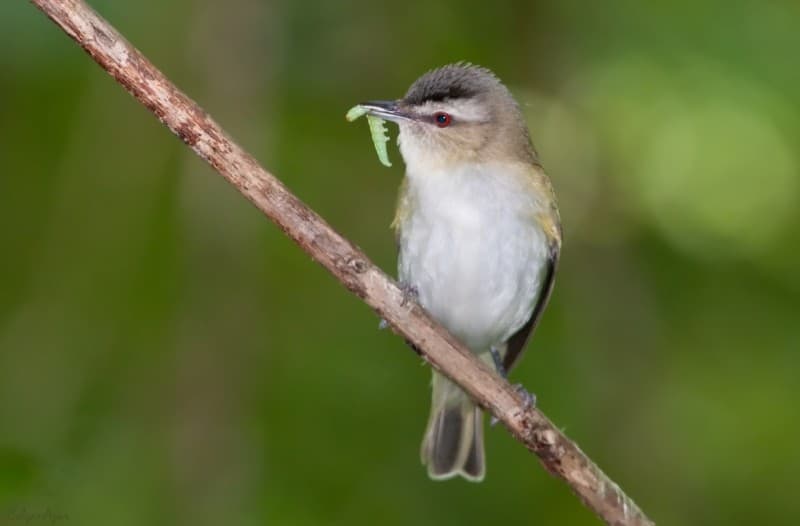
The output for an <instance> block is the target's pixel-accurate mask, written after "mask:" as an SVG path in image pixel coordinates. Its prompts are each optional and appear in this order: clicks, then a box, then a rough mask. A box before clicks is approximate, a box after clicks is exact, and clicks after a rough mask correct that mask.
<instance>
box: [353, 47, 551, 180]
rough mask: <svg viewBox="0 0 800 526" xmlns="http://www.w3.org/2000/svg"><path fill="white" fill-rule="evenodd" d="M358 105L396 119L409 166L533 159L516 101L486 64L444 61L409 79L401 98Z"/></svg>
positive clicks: (403, 151) (424, 167)
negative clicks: (411, 81)
mask: <svg viewBox="0 0 800 526" xmlns="http://www.w3.org/2000/svg"><path fill="white" fill-rule="evenodd" d="M361 105H362V106H364V107H366V108H367V110H368V112H369V113H371V114H372V115H375V116H377V117H380V118H382V119H385V120H388V121H392V122H396V123H397V124H398V126H399V127H400V136H399V139H398V144H399V146H400V152H401V153H402V154H403V159H404V161H405V163H406V166H407V167H408V168H409V170H416V169H421V170H428V169H439V168H446V167H448V166H450V165H453V164H463V163H470V162H473V163H480V162H493V161H522V162H528V163H531V162H535V159H536V155H535V152H534V150H533V147H532V145H531V141H530V137H529V134H528V128H527V126H526V124H525V120H524V118H523V116H522V113H521V111H520V109H519V106H518V105H517V103H516V101H515V100H514V98H513V96H512V95H511V93H510V92H509V91H508V89H507V88H506V87H505V86H504V85H503V84H502V83H501V82H500V80H499V79H498V78H497V77H496V76H495V75H494V74H493V73H492V72H491V71H489V70H488V69H486V68H482V67H479V66H474V65H471V64H464V63H458V64H450V65H447V66H443V67H441V68H438V69H434V70H432V71H429V72H427V73H425V74H424V75H422V76H421V77H420V78H418V79H417V80H416V81H414V83H413V84H412V85H411V87H410V88H409V89H408V92H407V93H406V95H405V96H404V97H403V98H402V99H399V100H391V101H371V102H364V103H362V104H361Z"/></svg>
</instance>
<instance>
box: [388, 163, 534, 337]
mask: <svg viewBox="0 0 800 526" xmlns="http://www.w3.org/2000/svg"><path fill="white" fill-rule="evenodd" d="M510 169H511V168H508V167H506V166H503V165H500V164H492V165H489V164H485V165H478V166H475V165H470V166H465V167H462V168H458V169H454V170H451V171H448V172H446V173H443V172H429V173H411V172H409V173H408V174H406V176H407V177H408V192H409V193H408V199H409V205H410V206H409V207H410V209H411V210H412V212H411V213H410V214H409V215H408V216H407V217H406V218H404V220H403V221H402V223H401V224H400V260H399V274H400V279H401V280H402V281H404V282H406V283H409V284H411V285H413V286H414V287H416V289H417V292H418V293H419V301H420V303H421V304H422V306H423V307H425V309H426V310H428V312H430V313H431V315H433V316H434V317H435V318H436V319H437V320H438V321H439V322H440V323H442V324H443V325H444V326H445V327H446V328H447V329H448V330H449V331H450V332H452V333H453V334H454V335H455V336H456V337H458V338H459V339H461V340H462V341H463V342H464V343H466V344H467V345H468V346H469V347H470V348H471V349H472V350H473V351H475V352H482V351H485V350H487V349H488V348H489V346H491V345H494V344H498V343H501V342H503V341H505V340H506V339H508V338H509V337H510V336H511V335H512V334H514V332H515V331H517V330H518V329H519V328H520V327H522V325H524V324H525V322H526V321H527V320H528V319H529V318H530V315H531V312H532V310H533V307H534V305H535V302H536V299H537V296H538V294H539V291H540V289H541V280H542V276H543V270H544V268H545V266H546V263H547V257H548V248H547V240H546V238H545V235H544V233H543V232H542V231H541V229H540V228H539V226H538V225H537V223H536V222H535V221H534V219H533V217H534V215H535V213H536V212H537V210H536V209H535V208H534V207H535V204H534V200H533V199H532V198H531V197H532V196H529V195H528V194H527V193H526V192H525V191H524V190H525V188H526V187H525V185H524V184H522V182H521V180H520V178H519V176H515V175H510V174H509V172H508V170H510Z"/></svg>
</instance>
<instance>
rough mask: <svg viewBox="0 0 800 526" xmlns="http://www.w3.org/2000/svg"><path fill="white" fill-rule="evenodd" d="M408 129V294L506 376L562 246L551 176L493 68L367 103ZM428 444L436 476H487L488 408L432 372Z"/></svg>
mask: <svg viewBox="0 0 800 526" xmlns="http://www.w3.org/2000/svg"><path fill="white" fill-rule="evenodd" d="M361 106H363V107H364V108H365V109H366V110H367V113H368V114H370V115H372V116H374V117H378V118H380V119H383V120H387V121H391V122H394V123H396V124H397V125H398V127H399V135H398V141H397V142H398V146H399V150H400V153H401V155H402V158H403V161H404V164H405V168H406V169H405V176H404V178H403V181H402V183H401V186H400V191H399V196H398V201H397V209H396V213H395V217H394V220H393V222H392V227H393V229H394V231H395V237H396V241H397V246H398V264H397V265H398V278H399V282H400V284H401V286H402V288H403V290H404V291H405V292H407V293H408V294H410V295H412V296H413V298H414V299H415V300H416V301H417V302H418V303H419V305H420V306H421V307H423V308H424V309H425V310H426V311H427V313H428V314H429V315H431V316H432V317H433V318H434V319H435V320H436V321H437V322H439V323H440V324H441V325H443V326H444V327H445V328H446V329H447V330H448V331H449V332H450V333H451V334H452V335H454V336H455V337H456V338H457V339H458V340H459V341H460V342H462V343H463V344H464V345H466V346H467V347H468V348H469V349H470V351H472V352H473V353H474V354H476V355H477V356H478V357H479V358H480V359H482V360H483V361H485V362H486V363H487V364H489V365H490V366H493V367H495V369H496V370H497V371H498V372H499V373H500V374H501V375H503V376H504V377H505V376H506V374H507V373H508V371H510V370H511V369H512V368H513V367H514V365H516V364H517V362H518V361H519V358H520V356H521V354H522V351H523V349H524V347H525V345H526V343H527V341H528V339H529V338H530V336H531V334H532V333H533V330H534V328H535V327H536V325H537V323H538V322H539V320H540V318H541V316H542V313H543V311H544V309H545V307H546V305H547V303H548V300H549V298H550V295H551V292H552V290H553V284H554V280H555V273H556V268H557V265H558V260H559V254H560V251H561V220H560V217H559V211H558V205H557V203H556V197H555V193H554V190H553V186H552V184H551V182H550V179H549V178H548V176H547V175H546V173H545V172H544V170H543V168H542V164H541V163H540V161H539V156H538V154H537V152H536V150H535V148H534V146H533V143H532V142H531V138H530V133H529V131H528V126H527V124H526V121H525V118H524V116H523V113H522V111H521V109H520V106H519V104H518V103H517V102H516V100H515V98H514V97H513V95H512V94H511V92H510V91H509V89H508V88H507V87H506V86H505V85H504V84H503V83H502V82H501V81H500V79H499V78H498V77H497V76H496V75H495V74H494V73H493V72H492V71H490V70H489V69H487V68H485V67H481V66H477V65H473V64H471V63H467V62H459V63H454V64H448V65H445V66H442V67H439V68H436V69H432V70H430V71H428V72H427V73H425V74H423V75H422V76H421V77H419V78H418V79H417V80H416V81H414V82H413V83H412V84H411V87H410V88H409V89H408V91H407V92H406V94H405V96H404V97H402V98H401V99H396V100H375V101H369V102H363V103H361ZM431 385H432V397H431V400H432V401H431V411H430V417H429V419H428V423H427V428H426V430H425V434H424V437H423V441H422V446H421V449H420V456H421V460H422V463H423V464H424V465H426V466H427V471H428V475H429V477H430V478H431V479H434V480H445V479H450V478H453V477H456V476H460V477H463V478H464V479H466V480H468V481H473V482H480V481H481V480H483V479H484V476H485V473H486V460H485V453H484V438H483V414H482V412H481V410H480V408H479V407H478V406H477V404H476V403H475V402H474V401H473V400H472V399H471V398H470V397H469V395H467V394H466V393H465V392H464V391H463V390H461V389H460V388H459V387H458V386H457V385H456V384H455V383H453V382H452V381H450V380H449V379H448V378H446V377H445V376H443V375H442V374H440V373H438V372H436V371H434V372H433V378H432V381H431Z"/></svg>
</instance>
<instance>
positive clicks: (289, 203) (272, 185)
mask: <svg viewBox="0 0 800 526" xmlns="http://www.w3.org/2000/svg"><path fill="white" fill-rule="evenodd" d="M31 1H32V3H33V4H35V5H36V6H37V7H38V8H39V9H41V10H42V11H43V12H44V13H45V14H46V15H47V16H48V17H49V18H50V19H51V20H53V22H55V23H56V24H57V25H58V26H60V27H61V28H62V29H63V30H64V31H65V32H66V33H67V35H69V36H70V37H71V38H72V39H73V40H75V41H76V42H77V43H78V44H79V45H80V46H81V47H82V48H83V49H84V50H85V51H86V52H87V53H88V54H89V55H91V57H92V58H93V59H94V60H95V61H96V62H97V63H98V64H99V65H100V67H102V68H103V69H105V70H106V71H108V72H109V73H110V74H111V75H112V76H113V77H114V78H115V79H116V80H117V82H119V83H120V84H122V86H123V87H124V88H125V89H126V90H127V91H128V92H130V93H131V94H132V95H133V96H134V97H135V98H136V99H137V100H138V101H139V102H141V103H142V104H144V105H145V106H146V107H147V108H148V109H149V110H150V111H151V112H153V113H154V114H155V115H156V117H158V119H159V120H160V121H161V122H162V123H163V124H164V125H165V126H167V127H168V128H169V129H170V130H172V132H173V133H175V135H177V136H178V137H180V139H181V140H182V141H183V142H185V143H186V144H187V145H188V146H189V147H190V148H191V149H192V150H194V152H195V153H196V154H197V155H199V156H200V157H201V158H203V159H204V160H205V161H206V162H208V163H209V164H210V165H211V166H212V167H213V168H214V169H215V170H216V171H217V172H219V173H220V175H222V176H223V177H224V178H225V179H226V180H227V181H228V182H230V183H231V184H232V185H233V186H235V187H236V188H237V189H238V190H239V191H240V192H241V193H242V194H243V195H244V196H245V197H247V199H249V200H250V201H251V202H252V203H253V204H254V205H255V206H256V207H257V208H258V209H259V210H261V211H262V212H263V213H264V214H265V215H266V216H267V217H269V218H270V219H271V220H272V221H274V222H275V223H276V224H277V225H278V226H279V227H280V228H281V229H282V230H283V231H284V233H286V235H287V236H289V237H290V238H291V239H293V240H294V241H295V242H296V243H297V244H298V245H299V246H300V248H302V249H303V250H304V251H306V252H307V253H308V254H309V255H310V256H311V257H312V258H314V259H315V260H316V261H317V262H319V263H320V264H321V265H322V266H324V267H325V268H326V269H328V271H330V272H331V274H333V275H334V276H335V277H336V279H338V280H339V281H341V282H342V284H344V286H345V287H347V289H348V290H350V291H351V292H352V293H354V294H355V295H356V296H358V297H359V298H361V299H362V300H363V301H364V302H365V303H367V304H368V305H369V306H370V307H372V308H373V309H374V310H375V312H377V313H378V315H379V316H380V317H381V318H383V319H385V320H386V321H387V322H388V323H389V324H390V325H391V326H392V328H393V329H394V330H395V331H396V332H398V333H399V334H401V335H402V336H403V337H405V338H406V339H407V340H408V341H410V342H411V343H413V344H414V345H415V346H416V347H417V348H418V349H419V350H420V352H421V353H422V356H423V358H424V359H425V360H427V361H428V362H429V363H430V364H431V365H432V366H433V367H435V368H436V369H438V370H439V371H441V372H443V373H444V374H445V375H447V376H448V377H450V378H451V379H452V380H453V381H455V382H456V383H458V384H459V385H460V386H461V387H462V388H463V389H464V390H465V391H466V392H468V393H469V394H470V395H471V396H472V397H473V398H474V399H475V400H476V401H477V402H478V403H480V404H481V405H482V406H483V407H484V408H486V409H487V410H488V411H490V412H491V413H492V414H493V415H495V416H496V417H497V418H498V419H499V420H500V421H501V422H503V424H505V426H506V427H507V428H508V430H509V431H510V432H511V434H512V435H513V436H514V438H516V439H517V440H519V441H520V442H522V443H523V444H524V445H525V446H526V447H527V448H528V449H529V450H530V451H532V452H533V453H535V454H536V455H537V456H538V457H539V460H540V461H541V463H542V465H543V466H544V467H545V468H546V469H547V471H549V472H550V473H552V474H553V475H555V476H557V477H559V478H561V479H562V480H564V481H565V482H566V483H567V484H569V486H570V487H571V488H572V491H573V492H574V493H575V494H576V495H577V496H578V497H579V498H580V499H581V501H583V503H584V504H585V505H586V506H588V507H589V508H590V509H592V510H593V511H594V512H595V513H596V514H597V515H598V516H599V517H600V518H602V519H603V520H604V521H605V522H606V523H607V524H613V525H621V526H622V525H625V526H628V525H652V524H653V522H652V521H650V519H648V518H647V517H646V516H645V515H644V513H643V512H642V511H641V510H640V509H639V508H638V507H637V506H636V504H635V503H634V502H633V501H632V500H631V499H630V498H629V497H628V496H627V495H625V493H623V491H622V490H621V489H620V488H619V486H617V485H616V484H615V483H614V482H613V481H612V480H611V479H609V478H608V477H607V476H606V475H605V473H603V472H602V471H601V470H600V468H598V467H597V465H595V463H594V462H592V461H591V459H589V457H587V456H586V455H585V454H584V453H583V452H582V451H581V450H580V449H579V448H578V446H577V445H576V444H575V443H574V442H572V441H571V440H569V439H568V438H567V437H566V436H565V435H564V434H563V433H561V432H560V431H559V430H558V429H557V428H556V427H555V426H554V425H553V423H552V422H550V420H549V419H548V418H547V417H546V416H544V415H543V414H542V413H541V412H540V411H538V410H537V409H535V408H526V407H525V400H523V399H522V397H521V396H520V394H519V393H517V392H516V390H515V389H514V388H513V387H511V386H510V385H509V384H508V382H507V381H505V380H503V379H502V378H500V377H499V376H498V375H497V374H496V373H495V372H494V371H493V370H491V369H490V368H489V367H488V366H487V365H485V364H484V363H482V362H481V361H480V360H478V359H477V358H476V357H475V356H474V355H473V354H472V353H471V352H469V351H468V350H467V349H466V348H465V347H464V346H463V345H461V344H460V343H459V342H457V341H456V340H455V339H454V338H453V337H452V336H451V335H449V334H448V333H447V332H446V331H445V330H444V329H443V328H442V327H440V326H439V325H438V324H437V323H436V322H434V321H433V320H432V319H431V318H430V317H428V315H427V314H426V313H425V311H424V310H423V309H422V308H420V307H419V306H418V305H416V304H413V303H408V302H406V301H404V297H403V293H402V291H401V290H400V289H399V288H398V287H397V285H396V284H395V283H394V282H393V281H392V280H391V279H390V278H389V277H387V276H386V274H384V273H383V272H382V271H381V270H380V269H379V268H378V267H376V266H375V265H374V264H373V263H372V262H371V261H370V260H369V259H368V258H367V256H366V255H364V254H363V253H362V252H361V251H360V250H359V249H358V248H356V247H355V246H354V245H353V244H352V243H350V242H349V241H348V240H346V239H345V238H343V237H342V236H341V235H339V234H338V233H337V232H335V231H334V230H333V229H332V228H331V227H330V225H328V224H327V223H326V222H325V221H324V220H323V219H322V218H321V217H320V216H318V215H317V214H316V213H314V212H313V211H312V210H310V209H309V208H308V207H307V206H305V205H304V204H303V203H302V202H301V201H300V200H299V199H298V198H297V197H295V196H294V195H293V194H292V193H291V192H289V190H287V188H286V187H285V186H284V185H283V184H282V183H281V182H280V181H279V180H278V179H276V178H275V177H274V176H273V175H271V174H270V173H269V172H267V171H266V170H265V169H264V168H262V167H261V166H259V164H258V163H257V162H256V161H255V159H253V157H251V156H250V155H249V154H248V153H247V152H245V151H244V150H243V149H242V148H241V147H240V146H239V145H237V144H236V143H235V142H233V141H232V140H231V139H230V138H229V137H228V135H227V134H226V133H225V132H224V131H223V129H222V128H221V127H220V126H219V125H218V124H217V123H216V122H214V120H213V119H211V117H209V116H208V115H207V114H206V113H205V112H204V111H203V110H202V109H201V108H200V107H199V106H198V105H197V104H195V103H194V101H192V100H191V99H189V97H187V96H186V95H185V94H183V93H182V92H181V91H179V90H178V88H177V87H175V86H174V85H173V84H172V83H171V82H170V81H169V80H168V79H167V78H166V77H165V76H164V75H163V74H162V73H161V72H160V71H159V70H158V69H156V68H155V66H153V64H151V63H150V62H149V61H148V60H147V59H146V58H145V57H144V56H143V55H142V54H141V53H140V52H139V51H138V50H136V49H135V48H134V47H133V46H131V45H130V44H129V43H128V42H127V41H126V40H125V39H124V38H123V37H122V36H121V35H120V34H119V33H118V32H117V31H116V30H115V29H114V28H113V27H112V26H111V25H110V24H109V23H108V22H106V21H105V20H104V19H102V18H101V17H100V16H99V15H97V13H95V12H94V11H93V10H92V9H91V8H90V7H89V6H88V5H86V4H85V3H84V2H83V1H81V0H31Z"/></svg>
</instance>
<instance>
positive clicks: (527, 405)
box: [514, 384, 536, 411]
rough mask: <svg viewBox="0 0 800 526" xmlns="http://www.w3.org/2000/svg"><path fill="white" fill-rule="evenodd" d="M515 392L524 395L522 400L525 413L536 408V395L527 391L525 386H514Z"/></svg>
mask: <svg viewBox="0 0 800 526" xmlns="http://www.w3.org/2000/svg"><path fill="white" fill-rule="evenodd" d="M514 390H515V391H516V392H518V393H519V394H520V395H522V399H523V400H524V402H523V404H522V409H523V411H527V410H528V409H533V408H534V407H536V394H534V393H531V392H530V391H528V390H527V389H525V386H524V385H522V384H514Z"/></svg>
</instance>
